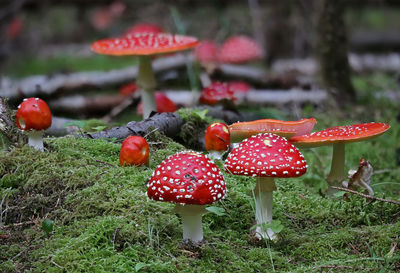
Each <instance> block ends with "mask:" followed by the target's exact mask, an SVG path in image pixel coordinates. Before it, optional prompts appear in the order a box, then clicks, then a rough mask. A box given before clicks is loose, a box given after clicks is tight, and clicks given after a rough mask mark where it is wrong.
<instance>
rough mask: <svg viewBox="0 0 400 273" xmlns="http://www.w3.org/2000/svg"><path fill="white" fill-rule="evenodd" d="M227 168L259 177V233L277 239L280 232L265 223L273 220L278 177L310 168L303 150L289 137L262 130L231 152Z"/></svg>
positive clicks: (236, 173) (235, 172) (286, 176)
mask: <svg viewBox="0 0 400 273" xmlns="http://www.w3.org/2000/svg"><path fill="white" fill-rule="evenodd" d="M225 170H226V171H227V172H229V173H231V174H234V175H245V176H252V177H256V186H255V188H254V198H255V202H256V222H257V227H256V237H257V238H264V239H270V240H274V239H275V238H276V234H275V233H274V232H273V231H272V230H271V229H270V228H268V229H267V230H265V228H264V227H263V225H264V224H270V223H271V221H272V193H273V191H274V190H276V186H275V181H274V178H275V177H281V178H289V177H298V176H301V175H303V174H304V173H305V172H306V171H307V165H306V161H305V159H304V156H303V155H302V154H301V153H300V151H299V150H298V149H297V148H296V147H294V146H293V144H291V143H290V142H288V141H287V140H286V139H285V138H283V137H280V136H278V135H274V134H258V135H255V136H251V137H249V138H247V139H245V140H243V141H242V142H241V143H240V144H239V145H238V146H237V147H236V148H234V149H233V150H232V151H231V153H230V154H229V155H228V158H227V159H226V161H225Z"/></svg>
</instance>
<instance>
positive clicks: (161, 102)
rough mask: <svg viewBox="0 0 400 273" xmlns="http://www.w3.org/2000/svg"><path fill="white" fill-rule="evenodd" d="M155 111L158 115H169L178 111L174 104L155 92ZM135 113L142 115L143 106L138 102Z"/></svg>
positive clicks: (161, 93) (163, 95) (160, 93)
mask: <svg viewBox="0 0 400 273" xmlns="http://www.w3.org/2000/svg"><path fill="white" fill-rule="evenodd" d="M155 98H156V109H157V112H158V113H171V112H175V111H176V110H178V106H176V104H175V102H173V101H172V100H170V99H169V98H168V97H167V96H166V95H165V94H164V93H163V92H155ZM137 113H138V114H139V115H143V104H142V103H141V102H140V103H139V105H138V107H137Z"/></svg>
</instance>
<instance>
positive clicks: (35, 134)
mask: <svg viewBox="0 0 400 273" xmlns="http://www.w3.org/2000/svg"><path fill="white" fill-rule="evenodd" d="M28 145H29V146H31V147H33V148H34V149H36V150H39V151H42V152H43V151H44V148H43V131H34V130H31V131H29V132H28Z"/></svg>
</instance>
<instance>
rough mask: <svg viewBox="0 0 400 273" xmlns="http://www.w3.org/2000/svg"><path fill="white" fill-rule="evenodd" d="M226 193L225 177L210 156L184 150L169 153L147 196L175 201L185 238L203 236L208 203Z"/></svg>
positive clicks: (153, 178)
mask: <svg viewBox="0 0 400 273" xmlns="http://www.w3.org/2000/svg"><path fill="white" fill-rule="evenodd" d="M225 193H226V186H225V180H224V177H223V175H222V173H221V171H220V170H219V168H218V167H217V165H215V164H214V162H212V161H211V160H210V159H209V158H207V157H206V156H204V155H203V154H201V153H198V152H193V151H184V152H180V153H177V154H174V155H171V156H169V157H167V158H166V159H165V160H164V161H163V162H161V164H160V165H159V166H158V167H157V168H156V169H155V170H154V173H153V174H152V176H151V177H150V180H149V182H148V188H147V196H148V197H149V198H151V199H153V200H156V201H164V202H171V203H175V204H176V206H175V212H177V213H178V214H180V216H181V217H182V226H183V239H184V240H186V239H189V240H191V241H193V242H195V243H198V242H200V241H202V240H203V228H202V221H201V218H202V215H203V214H204V213H205V208H204V207H205V205H207V204H211V203H214V202H217V201H218V200H220V199H222V198H223V197H224V196H225Z"/></svg>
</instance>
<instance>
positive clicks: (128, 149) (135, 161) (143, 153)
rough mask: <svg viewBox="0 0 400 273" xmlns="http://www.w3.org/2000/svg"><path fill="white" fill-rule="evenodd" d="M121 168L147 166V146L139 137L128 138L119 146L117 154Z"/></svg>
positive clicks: (144, 140)
mask: <svg viewBox="0 0 400 273" xmlns="http://www.w3.org/2000/svg"><path fill="white" fill-rule="evenodd" d="M119 163H120V165H121V166H130V165H135V166H140V165H148V164H149V144H148V143H147V141H146V139H144V138H143V137H141V136H129V137H127V138H126V139H125V140H124V141H123V142H122V145H121V150H120V153H119Z"/></svg>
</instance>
